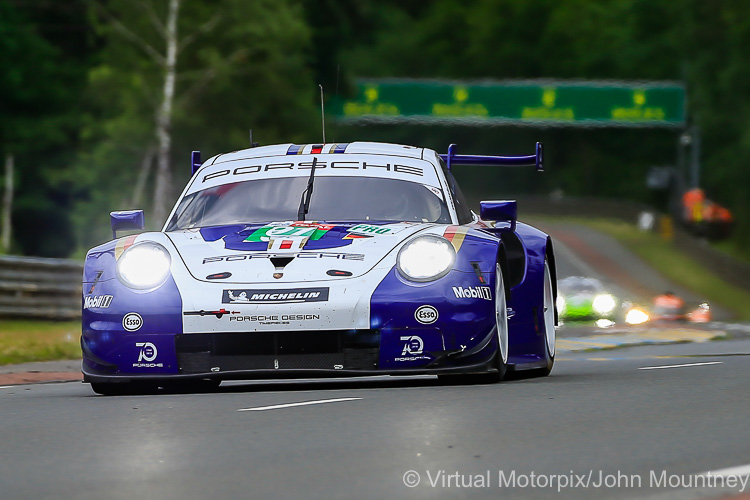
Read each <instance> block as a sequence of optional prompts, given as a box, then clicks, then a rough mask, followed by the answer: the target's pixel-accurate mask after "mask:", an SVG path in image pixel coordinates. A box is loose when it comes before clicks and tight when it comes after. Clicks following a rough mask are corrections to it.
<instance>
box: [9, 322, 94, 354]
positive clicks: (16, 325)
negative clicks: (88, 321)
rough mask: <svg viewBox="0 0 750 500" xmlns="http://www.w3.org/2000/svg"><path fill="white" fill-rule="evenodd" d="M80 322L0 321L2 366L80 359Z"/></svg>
mask: <svg viewBox="0 0 750 500" xmlns="http://www.w3.org/2000/svg"><path fill="white" fill-rule="evenodd" d="M80 337H81V322H80V321H33V320H0V365H12V364H16V363H28V362H32V361H55V360H60V359H80V358H81V347H80V343H79V342H80Z"/></svg>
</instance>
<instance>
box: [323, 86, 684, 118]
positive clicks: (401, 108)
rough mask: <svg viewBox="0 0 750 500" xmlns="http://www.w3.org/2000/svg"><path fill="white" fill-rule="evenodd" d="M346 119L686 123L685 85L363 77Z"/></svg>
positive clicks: (341, 111) (339, 111) (343, 113)
mask: <svg viewBox="0 0 750 500" xmlns="http://www.w3.org/2000/svg"><path fill="white" fill-rule="evenodd" d="M333 108H334V109H333V112H334V114H335V115H336V117H337V119H339V120H340V121H342V122H344V123H399V122H400V123H410V122H411V123H464V124H468V125H503V124H512V125H534V126H574V127H575V126H577V127H581V126H583V127H586V126H596V127H613V126H614V127H683V126H684V125H685V88H684V86H682V85H680V84H678V83H673V82H667V83H661V82H643V83H630V82H595V81H590V82H589V81H583V82H564V81H549V80H540V81H523V82H493V83H461V82H445V81H429V80H385V79H384V80H360V81H358V82H357V93H356V96H355V97H354V98H352V99H349V100H337V101H336V102H334V103H333Z"/></svg>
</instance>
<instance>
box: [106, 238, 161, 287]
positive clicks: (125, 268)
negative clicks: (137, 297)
mask: <svg viewBox="0 0 750 500" xmlns="http://www.w3.org/2000/svg"><path fill="white" fill-rule="evenodd" d="M171 261H172V259H171V257H170V256H169V252H168V251H167V249H166V248H164V247H163V246H161V245H160V244H158V243H154V242H145V243H138V244H136V245H133V246H132V247H130V248H128V249H127V250H125V252H123V254H122V255H121V256H120V258H119V259H118V260H117V277H118V278H119V279H120V281H121V282H122V283H123V284H124V285H125V286H128V287H130V288H139V289H146V288H153V287H155V286H157V285H160V284H162V283H163V282H164V280H165V279H167V276H168V275H169V267H170V264H171Z"/></svg>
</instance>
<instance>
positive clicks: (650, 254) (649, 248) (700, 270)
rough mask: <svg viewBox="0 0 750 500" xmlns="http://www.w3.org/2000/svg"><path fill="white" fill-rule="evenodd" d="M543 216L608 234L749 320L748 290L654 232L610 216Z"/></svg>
mask: <svg viewBox="0 0 750 500" xmlns="http://www.w3.org/2000/svg"><path fill="white" fill-rule="evenodd" d="M545 220H549V221H554V220H558V221H561V222H573V223H577V224H581V225H585V226H588V227H591V228H593V229H596V230H598V231H601V232H603V233H606V234H609V235H610V236H612V237H614V238H615V239H617V240H618V241H619V242H620V243H621V244H623V245H624V246H625V247H626V248H627V249H628V250H630V251H631V252H633V253H634V254H636V255H637V256H638V257H640V258H641V259H643V261H645V262H646V263H648V264H649V265H650V266H651V267H653V268H654V269H656V270H657V271H658V272H659V273H660V274H662V275H663V276H664V277H665V278H666V279H668V280H669V281H671V282H673V283H675V284H677V285H679V286H682V287H684V288H687V289H689V290H691V291H692V292H694V293H695V294H697V295H699V296H701V297H705V299H706V300H707V301H708V303H709V304H717V305H721V306H723V307H724V308H726V309H728V310H729V311H731V312H732V313H733V314H734V315H735V317H736V319H738V320H742V321H750V309H748V307H747V304H750V292H748V291H747V290H744V289H741V288H738V287H736V286H734V285H731V284H729V283H727V282H726V281H724V280H722V279H720V278H718V277H717V276H716V275H714V274H713V273H711V272H710V271H708V270H707V269H706V268H705V267H703V266H702V265H701V264H700V263H699V262H697V261H695V260H693V259H692V258H690V257H688V256H687V255H685V254H684V253H683V252H682V251H681V250H680V249H679V247H677V246H676V245H675V244H674V243H673V242H671V241H668V240H665V239H664V238H662V237H661V236H660V235H659V234H657V233H651V232H644V231H640V230H638V228H637V227H636V226H635V225H634V224H630V223H627V222H624V221H619V220H612V219H585V218H565V219H551V218H547V217H545Z"/></svg>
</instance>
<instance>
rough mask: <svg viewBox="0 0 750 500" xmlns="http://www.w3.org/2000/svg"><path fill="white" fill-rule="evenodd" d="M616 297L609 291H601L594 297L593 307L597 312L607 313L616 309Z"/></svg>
mask: <svg viewBox="0 0 750 500" xmlns="http://www.w3.org/2000/svg"><path fill="white" fill-rule="evenodd" d="M616 305H617V304H616V302H615V298H614V297H613V296H612V295H610V294H608V293H600V294H598V295H597V296H596V297H594V301H593V302H592V303H591V307H592V308H593V309H594V311H595V312H596V313H597V314H601V315H606V314H609V313H611V312H612V311H614V310H615V306H616Z"/></svg>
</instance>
